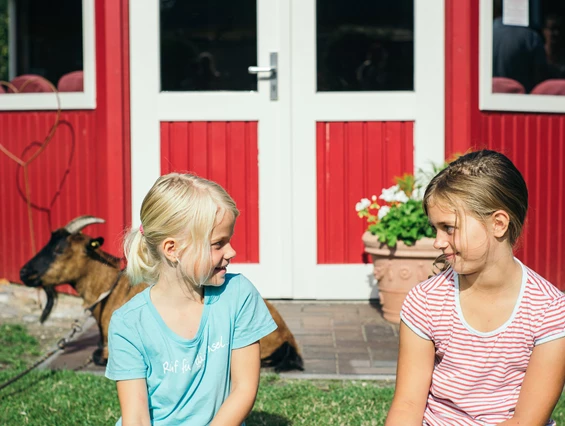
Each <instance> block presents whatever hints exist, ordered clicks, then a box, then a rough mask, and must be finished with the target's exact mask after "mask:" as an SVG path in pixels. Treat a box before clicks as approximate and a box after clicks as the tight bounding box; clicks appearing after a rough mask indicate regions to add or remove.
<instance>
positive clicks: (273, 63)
mask: <svg viewBox="0 0 565 426" xmlns="http://www.w3.org/2000/svg"><path fill="white" fill-rule="evenodd" d="M278 56H279V54H278V52H271V53H270V54H269V59H270V66H268V67H259V66H251V67H249V68H247V72H249V74H259V73H262V72H268V73H271V75H270V76H269V85H270V89H269V92H270V98H271V100H272V101H276V100H278V99H279V88H278V86H279V82H278V76H277V66H278V62H279V60H278Z"/></svg>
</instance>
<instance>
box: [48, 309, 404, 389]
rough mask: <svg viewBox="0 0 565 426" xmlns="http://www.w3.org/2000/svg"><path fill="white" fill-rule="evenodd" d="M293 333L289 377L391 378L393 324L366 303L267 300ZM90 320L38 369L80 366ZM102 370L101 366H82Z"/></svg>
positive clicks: (89, 345) (93, 332)
mask: <svg viewBox="0 0 565 426" xmlns="http://www.w3.org/2000/svg"><path fill="white" fill-rule="evenodd" d="M273 304H274V305H275V306H276V307H277V309H278V310H279V312H280V314H281V315H282V317H283V318H284V320H285V321H286V323H287V325H288V327H289V328H290V330H291V331H292V332H293V333H294V336H295V338H296V339H297V342H298V345H299V347H300V348H301V350H302V355H303V358H304V367H305V368H304V371H303V372H289V373H284V374H283V375H284V376H287V377H289V378H316V377H320V378H348V377H351V378H364V379H373V378H374V379H393V378H394V374H395V372H396V357H397V354H398V325H393V324H390V323H388V322H387V321H385V320H384V319H383V317H382V315H381V312H380V311H379V309H378V307H376V306H373V305H372V304H369V303H368V302H364V303H363V302H358V303H354V302H304V301H273ZM97 341H98V328H97V327H96V325H95V324H94V323H92V326H91V327H88V328H87V329H86V330H85V331H84V332H83V333H82V334H81V335H80V336H79V338H78V339H77V340H76V341H75V342H73V343H71V344H70V345H69V347H68V348H67V349H66V350H65V352H64V353H61V354H60V355H58V356H57V357H56V358H54V359H52V360H50V361H48V363H46V364H45V365H44V368H53V369H55V368H68V369H75V368H80V366H82V365H83V363H84V361H85V360H86V359H87V358H88V356H89V355H90V354H91V353H92V352H93V351H94V349H96V343H97ZM81 370H82V371H88V372H91V373H95V374H103V372H104V368H103V367H98V366H95V365H92V364H90V365H88V366H87V367H86V368H82V369H81Z"/></svg>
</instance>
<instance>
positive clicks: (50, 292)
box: [39, 286, 58, 324]
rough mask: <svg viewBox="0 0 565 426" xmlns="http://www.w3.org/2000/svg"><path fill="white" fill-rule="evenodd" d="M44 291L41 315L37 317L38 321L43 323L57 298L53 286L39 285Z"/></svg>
mask: <svg viewBox="0 0 565 426" xmlns="http://www.w3.org/2000/svg"><path fill="white" fill-rule="evenodd" d="M41 288H42V289H43V290H44V291H45V295H46V296H47V300H46V302H45V306H44V307H43V312H41V316H40V317H39V322H40V323H41V324H43V323H44V322H45V321H47V318H49V315H51V310H53V306H54V305H55V301H56V300H57V297H58V293H57V292H56V291H55V287H54V286H47V287H43V286H42V287H41Z"/></svg>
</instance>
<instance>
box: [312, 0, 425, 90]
mask: <svg viewBox="0 0 565 426" xmlns="http://www.w3.org/2000/svg"><path fill="white" fill-rule="evenodd" d="M316 10H317V19H316V21H317V22H316V38H317V52H316V56H317V80H318V91H319V92H335V91H394V90H414V0H396V1H368V0H361V1H353V2H352V1H347V0H317V4H316Z"/></svg>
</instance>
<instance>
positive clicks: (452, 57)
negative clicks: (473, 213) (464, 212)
mask: <svg viewBox="0 0 565 426" xmlns="http://www.w3.org/2000/svg"><path fill="white" fill-rule="evenodd" d="M445 22H446V34H445V54H446V61H445V63H446V70H445V71H446V73H445V74H446V90H445V93H446V97H445V110H446V120H445V125H446V129H445V130H446V131H445V134H446V141H445V147H446V156H447V157H448V158H449V156H451V155H452V154H454V153H457V152H461V153H462V152H465V151H467V150H468V149H481V148H490V149H495V150H497V151H501V152H503V153H504V154H506V155H508V156H509V157H510V158H511V159H512V161H514V162H515V164H516V166H517V167H518V169H519V170H520V171H521V172H522V174H523V175H524V179H525V180H526V183H527V185H528V190H529V196H530V200H529V210H528V218H527V221H526V226H525V228H524V233H523V239H522V241H521V244H520V246H519V247H520V249H519V250H518V251H517V253H516V255H517V257H518V258H520V259H521V260H522V261H523V262H524V263H525V264H526V265H528V266H529V267H531V268H532V269H534V270H535V271H537V272H538V273H539V274H541V275H542V276H544V277H545V278H547V279H548V280H550V281H551V282H552V283H554V284H555V285H556V286H558V287H559V288H560V289H562V290H565V282H563V280H564V278H565V275H564V272H563V265H564V264H565V251H564V250H563V245H564V244H565V234H564V231H563V216H564V215H565V201H564V196H563V191H564V187H563V182H565V170H564V167H563V166H564V164H563V163H564V150H563V143H564V141H565V115H564V114H533V113H531V114H530V113H512V112H486V111H480V110H479V4H478V2H477V1H474V0H461V1H452V2H446V16H445Z"/></svg>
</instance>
